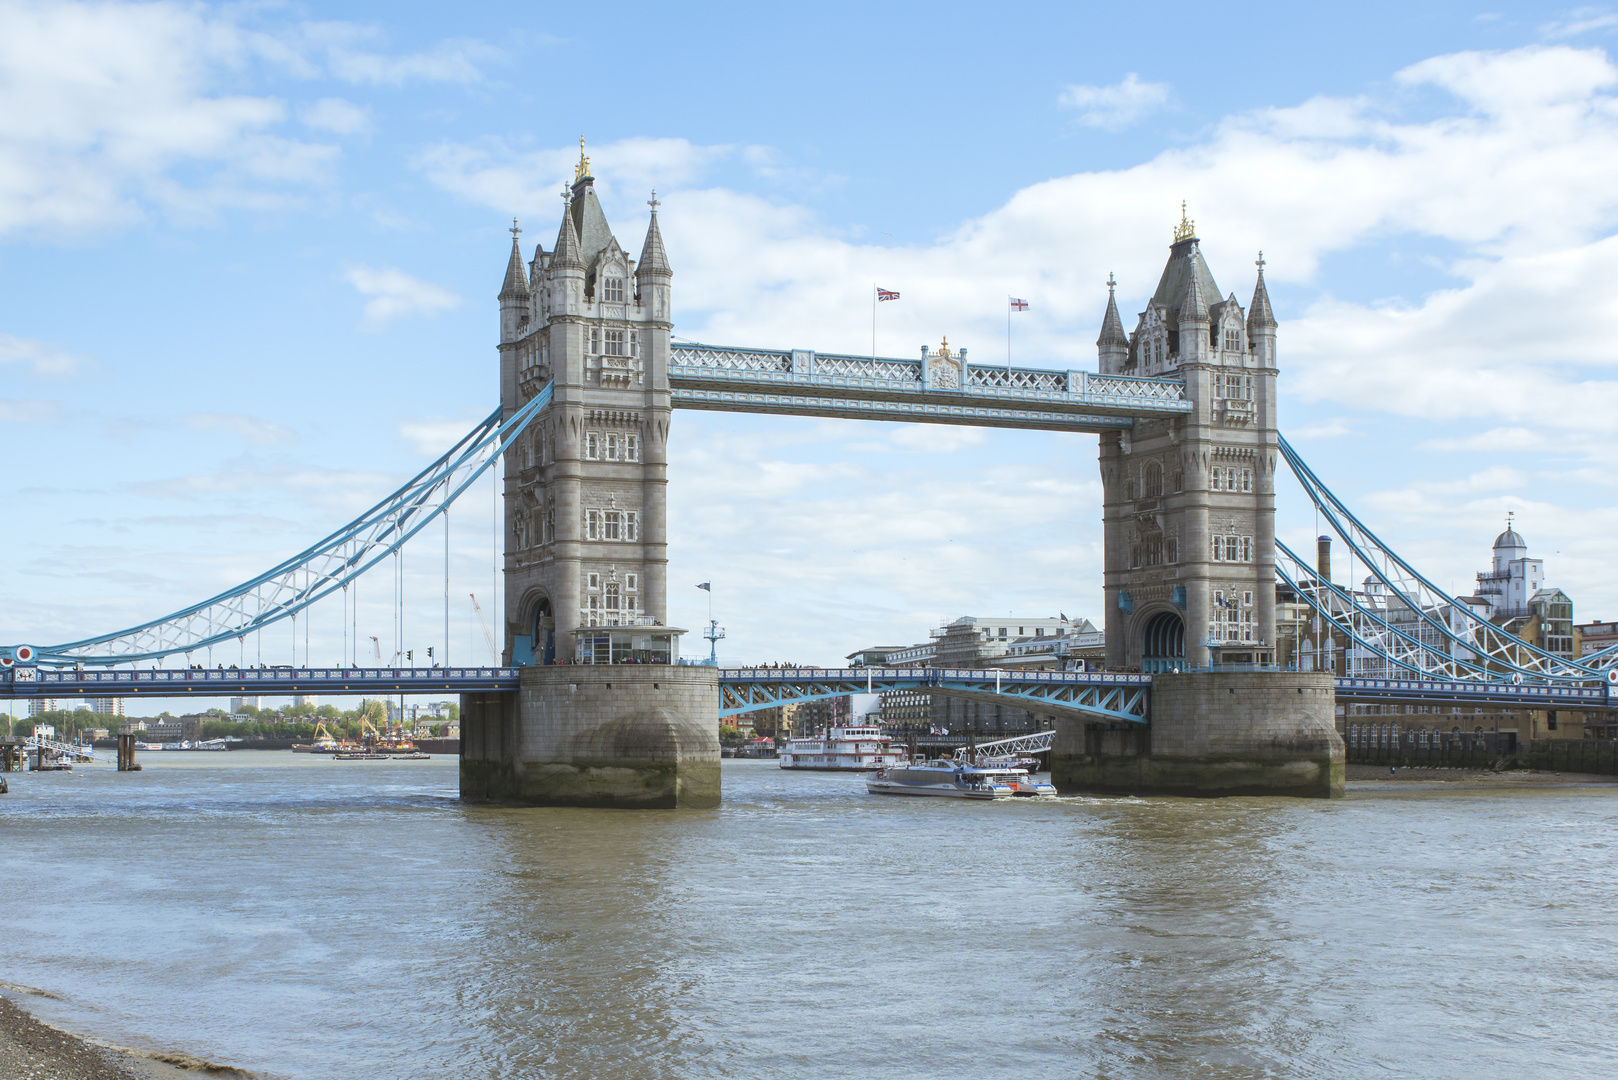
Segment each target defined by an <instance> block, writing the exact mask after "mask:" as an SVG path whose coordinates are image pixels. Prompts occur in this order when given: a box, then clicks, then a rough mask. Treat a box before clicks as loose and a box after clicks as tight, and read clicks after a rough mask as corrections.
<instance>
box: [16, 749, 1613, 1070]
mask: <svg viewBox="0 0 1618 1080" xmlns="http://www.w3.org/2000/svg"><path fill="white" fill-rule="evenodd" d="M143 763H144V765H145V768H144V770H143V771H142V772H139V773H126V774H119V773H116V772H115V771H114V770H113V769H112V768H111V767H110V765H104V764H100V763H98V764H96V765H95V766H91V767H88V768H85V767H81V768H79V769H78V770H77V771H76V772H74V773H72V774H66V773H54V774H38V775H34V774H28V775H24V776H21V777H17V776H15V775H14V776H13V777H12V780H13V783H12V785H11V793H10V794H8V795H6V796H4V797H3V798H0V899H3V902H4V912H5V929H4V939H3V940H4V945H3V947H0V980H3V981H4V982H7V983H11V984H13V985H22V986H29V987H37V988H40V989H43V990H46V991H49V992H50V993H51V994H54V995H56V997H54V998H47V997H36V996H26V997H19V998H18V1000H20V1001H22V1002H23V1003H24V1004H25V1005H27V1006H28V1007H29V1008H30V1009H32V1010H34V1011H36V1012H37V1013H38V1014H39V1015H40V1016H41V1017H42V1018H44V1019H46V1020H48V1021H51V1022H54V1023H58V1024H61V1025H63V1026H66V1027H68V1028H70V1029H73V1030H78V1031H82V1032H86V1033H90V1034H93V1035H96V1036H99V1037H102V1038H105V1039H108V1040H111V1041H115V1042H120V1043H123V1044H126V1045H133V1046H137V1047H142V1048H148V1049H176V1050H183V1051H186V1052H189V1053H193V1054H196V1055H197V1056H199V1057H205V1058H209V1059H211V1060H214V1061H218V1062H228V1063H230V1064H232V1065H237V1066H243V1067H246V1068H250V1069H254V1070H257V1071H259V1072H261V1073H262V1074H264V1075H269V1076H285V1077H299V1078H304V1077H308V1078H328V1077H330V1078H338V1080H347V1078H355V1080H378V1078H385V1077H404V1076H409V1077H414V1078H436V1077H445V1078H448V1077H457V1078H460V1077H499V1078H506V1077H510V1078H518V1077H600V1076H611V1077H615V1078H623V1080H637V1078H654V1077H656V1078H661V1077H669V1078H674V1077H738V1078H757V1077H782V1078H785V1077H806V1076H813V1077H868V1076H871V1075H876V1074H881V1073H886V1074H888V1075H900V1076H907V1077H908V1076H950V1077H956V1076H965V1075H976V1076H985V1077H999V1076H1007V1077H1012V1076H1015V1077H1018V1078H1027V1077H1063V1078H1069V1077H1077V1076H1086V1077H1088V1076H1095V1077H1116V1078H1165V1080H1167V1078H1171V1077H1172V1078H1180V1077H1187V1076H1196V1077H1204V1078H1206V1077H1271V1076H1274V1077H1289V1078H1290V1077H1334V1078H1335V1077H1342V1078H1345V1080H1346V1078H1361V1077H1365V1076H1368V1075H1387V1076H1398V1077H1422V1078H1440V1077H1456V1078H1463V1077H1464V1078H1466V1080H1480V1078H1485V1077H1511V1078H1513V1080H1520V1078H1521V1077H1524V1076H1552V1075H1554V1076H1558V1077H1563V1078H1568V1077H1603V1078H1605V1077H1610V1076H1613V1075H1618V1049H1615V1047H1618V1040H1615V1039H1614V1038H1613V1036H1612V1034H1611V1030H1612V1029H1611V1008H1612V1003H1613V1002H1614V1001H1615V1000H1618V945H1615V944H1614V940H1613V927H1614V925H1615V917H1614V915H1613V913H1612V912H1613V908H1612V882H1613V881H1614V878H1615V874H1614V871H1615V861H1614V848H1613V842H1614V841H1613V838H1614V837H1615V836H1618V787H1613V786H1606V787H1585V788H1577V789H1558V788H1549V789H1533V790H1517V789H1511V790H1500V789H1488V788H1479V789H1466V788H1461V789H1457V788H1455V786H1453V785H1450V786H1447V787H1444V788H1439V787H1437V786H1424V785H1421V784H1410V783H1399V784H1381V785H1378V784H1375V783H1361V784H1351V785H1350V797H1349V798H1347V799H1345V800H1342V801H1338V802H1330V803H1327V802H1306V801H1289V800H1281V799H1227V800H1218V801H1193V800H1182V799H1150V800H1148V799H1129V798H1109V799H1085V798H1064V799H1059V800H1053V801H1048V802H1042V803H1029V802H1022V801H1019V802H1017V803H1004V804H1002V803H996V804H981V803H965V802H958V801H955V800H943V799H939V800H932V799H900V798H885V797H881V796H871V795H867V794H866V793H865V791H864V786H863V784H862V783H861V782H860V780H859V779H858V778H856V777H849V776H837V775H830V774H825V773H806V774H789V773H782V772H781V771H780V770H779V769H778V768H776V767H775V764H774V763H773V762H768V761H726V762H725V763H724V785H725V789H724V790H725V803H724V806H723V807H722V808H721V809H719V810H716V811H699V812H692V811H667V812H664V811H640V812H622V811H620V812H611V811H586V810H518V809H494V808H487V807H470V806H464V805H462V804H461V803H460V802H459V801H458V800H457V799H456V797H455V786H456V773H455V761H454V759H453V758H435V759H434V760H432V761H430V762H397V763H395V762H334V761H331V760H329V759H324V758H311V757H308V756H305V755H293V754H291V753H280V752H259V753H248V752H242V753H231V754H215V755H207V754H185V755H181V754H176V755H174V757H173V758H169V759H164V758H161V757H160V756H159V755H155V754H148V755H144V756H143Z"/></svg>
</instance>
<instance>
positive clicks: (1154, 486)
mask: <svg viewBox="0 0 1618 1080" xmlns="http://www.w3.org/2000/svg"><path fill="white" fill-rule="evenodd" d="M1144 494H1145V496H1146V498H1148V499H1156V498H1159V497H1161V496H1162V494H1163V466H1161V465H1159V464H1158V463H1157V462H1155V461H1148V462H1147V463H1146V490H1145V492H1144Z"/></svg>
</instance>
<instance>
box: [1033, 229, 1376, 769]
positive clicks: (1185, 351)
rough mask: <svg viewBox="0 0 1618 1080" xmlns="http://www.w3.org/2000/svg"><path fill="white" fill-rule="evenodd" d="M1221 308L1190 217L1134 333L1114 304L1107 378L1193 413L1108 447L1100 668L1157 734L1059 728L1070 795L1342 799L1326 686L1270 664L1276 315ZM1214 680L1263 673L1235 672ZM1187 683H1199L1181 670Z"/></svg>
mask: <svg viewBox="0 0 1618 1080" xmlns="http://www.w3.org/2000/svg"><path fill="white" fill-rule="evenodd" d="M1258 267H1259V270H1258V283H1257V284H1256V285H1255V286H1254V289H1253V300H1252V303H1251V304H1250V305H1249V307H1248V310H1247V311H1245V312H1244V311H1243V310H1242V307H1241V305H1240V304H1239V303H1237V301H1236V296H1235V294H1234V293H1232V294H1231V295H1230V296H1227V297H1224V298H1223V299H1221V297H1220V294H1219V286H1218V285H1216V284H1214V279H1213V274H1212V273H1211V272H1210V271H1209V269H1208V264H1207V263H1206V262H1204V261H1203V258H1202V251H1201V249H1200V247H1199V245H1198V242H1197V235H1196V229H1195V228H1194V227H1193V225H1192V223H1191V222H1190V221H1188V220H1186V218H1185V215H1184V213H1183V212H1182V214H1181V216H1180V225H1179V227H1178V228H1177V229H1175V231H1174V243H1173V244H1172V245H1170V247H1169V260H1168V265H1166V266H1165V267H1164V268H1163V276H1162V277H1161V278H1160V279H1159V280H1158V283H1157V291H1156V292H1155V293H1153V294H1152V299H1151V301H1150V302H1149V303H1148V304H1147V305H1146V310H1145V311H1143V312H1141V313H1140V318H1139V321H1138V322H1137V323H1136V326H1135V332H1134V333H1133V334H1126V333H1125V332H1124V327H1123V321H1122V320H1121V319H1120V318H1119V317H1118V304H1117V302H1116V300H1115V299H1114V298H1113V297H1111V296H1109V297H1108V298H1107V313H1106V316H1105V317H1104V319H1103V321H1102V326H1101V337H1100V340H1098V341H1097V342H1096V347H1097V349H1098V350H1099V351H1100V356H1101V372H1102V374H1110V375H1128V376H1134V377H1137V378H1147V379H1153V378H1156V379H1174V380H1180V381H1183V382H1184V383H1185V392H1186V397H1187V398H1188V399H1189V400H1190V402H1191V405H1192V411H1191V412H1190V413H1188V414H1183V415H1182V416H1181V417H1179V418H1177V419H1173V420H1137V421H1136V422H1135V425H1134V427H1133V428H1132V429H1131V430H1129V431H1127V432H1122V433H1118V434H1104V435H1102V436H1101V446H1100V462H1101V480H1102V489H1103V503H1102V505H1103V514H1102V517H1103V533H1104V536H1105V542H1106V566H1105V575H1106V578H1105V586H1106V624H1107V630H1106V642H1107V663H1108V665H1109V666H1112V667H1124V668H1140V669H1143V670H1145V671H1148V672H1151V673H1152V699H1151V721H1150V722H1149V723H1147V724H1140V725H1122V724H1106V723H1087V722H1079V721H1059V722H1058V724H1057V730H1056V736H1055V738H1054V740H1053V742H1052V745H1051V777H1052V780H1053V782H1054V783H1055V784H1056V785H1057V788H1058V790H1061V791H1125V792H1132V793H1136V794H1146V793H1150V792H1160V793H1173V794H1181V795H1240V794H1251V795H1302V796H1313V797H1317V798H1331V797H1340V796H1341V795H1342V794H1343V770H1344V748H1343V742H1342V740H1341V739H1340V738H1339V737H1338V736H1337V733H1336V731H1335V730H1334V726H1333V709H1334V706H1333V702H1334V696H1333V687H1332V680H1331V676H1330V675H1329V674H1324V673H1319V672H1288V671H1277V670H1275V669H1274V668H1273V667H1272V666H1271V665H1273V664H1274V662H1275V659H1274V658H1275V470H1276V466H1277V464H1278V463H1279V452H1278V442H1277V435H1276V398H1275V380H1276V359H1275V315H1274V313H1273V312H1272V311H1271V310H1270V298H1269V295H1268V294H1267V293H1266V291H1265V288H1264V257H1263V256H1262V255H1260V256H1259V262H1258ZM1210 665H1244V666H1245V665H1253V666H1254V667H1256V668H1259V669H1263V668H1268V670H1252V669H1248V670H1235V669H1232V668H1231V667H1224V668H1222V669H1216V670H1195V669H1207V668H1208V667H1209V666H1210ZM1188 669H1190V670H1188Z"/></svg>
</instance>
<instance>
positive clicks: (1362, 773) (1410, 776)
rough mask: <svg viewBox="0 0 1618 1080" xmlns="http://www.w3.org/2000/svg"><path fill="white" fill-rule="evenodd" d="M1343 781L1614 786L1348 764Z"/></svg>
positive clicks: (1580, 776)
mask: <svg viewBox="0 0 1618 1080" xmlns="http://www.w3.org/2000/svg"><path fill="white" fill-rule="evenodd" d="M1345 779H1347V780H1401V781H1402V780H1425V781H1428V782H1437V783H1441V784H1466V785H1467V786H1468V787H1474V786H1477V785H1479V784H1487V785H1489V786H1491V787H1600V786H1611V785H1613V784H1618V779H1614V778H1613V777H1610V776H1592V775H1590V774H1589V773H1564V772H1540V771H1538V770H1535V769H1502V770H1501V771H1500V772H1494V771H1492V770H1490V769H1420V768H1416V769H1406V768H1403V767H1401V768H1399V769H1396V770H1394V771H1393V772H1389V771H1388V766H1386V765H1350V766H1348V771H1347V773H1346V775H1345Z"/></svg>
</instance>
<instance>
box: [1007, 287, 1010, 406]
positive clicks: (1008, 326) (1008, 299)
mask: <svg viewBox="0 0 1618 1080" xmlns="http://www.w3.org/2000/svg"><path fill="white" fill-rule="evenodd" d="M1006 385H1007V386H1010V385H1011V294H1010V293H1007V294H1006Z"/></svg>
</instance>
